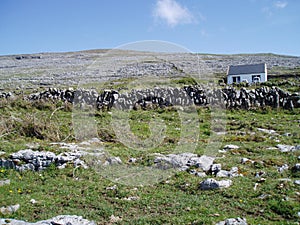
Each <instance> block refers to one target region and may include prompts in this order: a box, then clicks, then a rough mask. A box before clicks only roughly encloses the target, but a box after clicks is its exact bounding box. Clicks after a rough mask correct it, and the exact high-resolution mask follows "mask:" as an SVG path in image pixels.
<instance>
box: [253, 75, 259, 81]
mask: <svg viewBox="0 0 300 225" xmlns="http://www.w3.org/2000/svg"><path fill="white" fill-rule="evenodd" d="M252 82H253V83H258V82H260V75H252Z"/></svg>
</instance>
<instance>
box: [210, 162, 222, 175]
mask: <svg viewBox="0 0 300 225" xmlns="http://www.w3.org/2000/svg"><path fill="white" fill-rule="evenodd" d="M221 168H222V166H221V164H212V165H211V172H212V174H213V175H216V174H217V173H218V172H220V171H221Z"/></svg>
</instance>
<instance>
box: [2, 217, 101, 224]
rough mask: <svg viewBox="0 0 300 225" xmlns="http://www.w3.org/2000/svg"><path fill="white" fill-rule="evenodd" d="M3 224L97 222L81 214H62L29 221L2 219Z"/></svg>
mask: <svg viewBox="0 0 300 225" xmlns="http://www.w3.org/2000/svg"><path fill="white" fill-rule="evenodd" d="M0 224H1V225H96V223H95V222H93V221H89V220H86V219H83V218H82V217H81V216H71V215H61V216H56V217H54V218H52V219H49V220H43V221H39V222H36V223H28V222H25V221H21V220H14V219H0Z"/></svg>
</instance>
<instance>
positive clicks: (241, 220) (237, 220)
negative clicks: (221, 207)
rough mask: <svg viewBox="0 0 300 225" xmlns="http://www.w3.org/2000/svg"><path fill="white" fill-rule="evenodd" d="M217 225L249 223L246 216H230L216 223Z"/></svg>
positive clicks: (242, 224) (244, 224)
mask: <svg viewBox="0 0 300 225" xmlns="http://www.w3.org/2000/svg"><path fill="white" fill-rule="evenodd" d="M216 225H247V220H246V219H245V218H240V217H238V218H230V219H226V220H225V221H221V222H218V223H216Z"/></svg>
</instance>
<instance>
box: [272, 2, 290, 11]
mask: <svg viewBox="0 0 300 225" xmlns="http://www.w3.org/2000/svg"><path fill="white" fill-rule="evenodd" d="M287 4H288V3H287V2H286V1H277V2H275V3H274V6H275V7H276V8H278V9H284V8H285V7H286V6H287Z"/></svg>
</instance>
